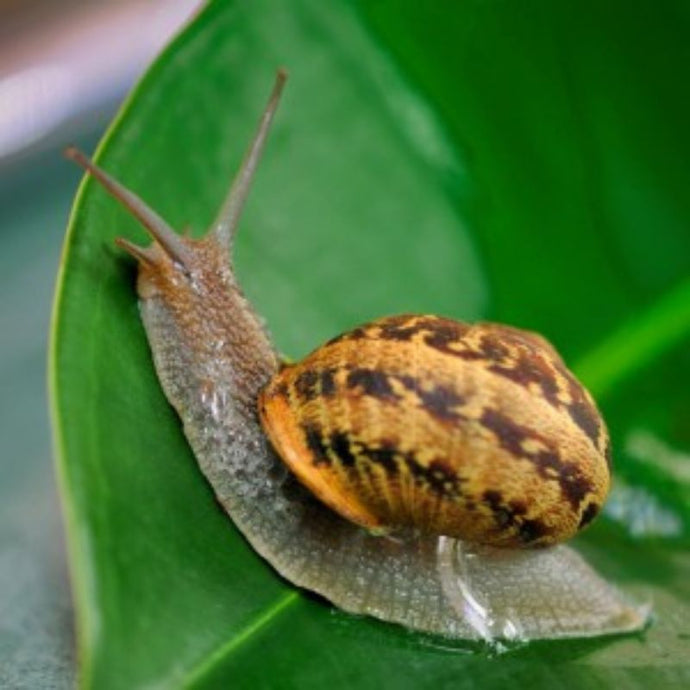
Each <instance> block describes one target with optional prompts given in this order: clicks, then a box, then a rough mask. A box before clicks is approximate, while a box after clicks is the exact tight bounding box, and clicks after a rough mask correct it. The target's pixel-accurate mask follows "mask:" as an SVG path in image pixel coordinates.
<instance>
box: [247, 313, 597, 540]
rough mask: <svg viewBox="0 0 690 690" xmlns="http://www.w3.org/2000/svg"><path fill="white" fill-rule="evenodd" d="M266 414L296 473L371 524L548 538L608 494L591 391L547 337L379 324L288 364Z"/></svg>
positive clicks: (452, 324) (575, 525) (435, 320)
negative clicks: (576, 375)
mask: <svg viewBox="0 0 690 690" xmlns="http://www.w3.org/2000/svg"><path fill="white" fill-rule="evenodd" d="M259 412H260V417H261V421H262V424H263V426H264V429H265V430H266V432H267V434H268V436H269V438H270V440H271V442H272V444H273V446H274V447H275V449H276V450H277V451H278V453H279V455H280V456H281V457H282V458H283V460H284V461H285V462H286V463H287V465H288V466H289V467H290V469H291V470H292V471H293V473H294V474H295V475H296V476H297V478H298V479H299V480H300V481H301V482H302V483H303V484H304V485H306V486H307V487H308V488H309V489H310V490H311V491H312V492H313V493H314V494H315V495H316V496H317V497H318V498H320V499H321V500H322V501H323V502H324V503H325V504H327V505H328V506H330V507H331V508H332V509H333V510H335V511H337V512H338V513H340V514H341V515H343V516H344V517H346V518H347V519H349V520H351V521H352V522H355V523H357V524H359V525H362V526H363V527H366V528H368V529H370V530H375V531H382V532H387V531H396V530H399V529H407V528H412V529H413V530H415V531H419V532H422V533H432V534H443V535H448V536H451V537H456V538H459V539H463V540H465V541H470V542H475V543H481V544H487V545H492V546H504V547H524V546H546V545H551V544H555V543H557V542H561V541H564V540H566V539H568V538H570V537H571V536H572V535H573V534H575V533H576V532H577V531H578V530H579V529H581V528H582V527H584V526H585V525H587V524H588V523H589V522H590V521H591V520H592V518H594V516H595V515H596V514H597V512H598V511H599V508H600V506H601V505H602V503H603V501H604V499H605V497H606V494H607V492H608V489H609V479H610V473H609V438H608V433H607V430H606V427H605V425H604V422H603V420H602V418H601V416H600V414H599V412H598V410H597V408H596V406H595V404H594V402H593V400H592V398H591V396H590V395H589V393H588V392H587V391H586V390H585V389H584V387H583V386H582V385H581V384H580V383H579V382H578V381H577V380H576V379H575V377H574V376H573V374H572V373H571V372H570V371H568V369H567V368H566V367H565V365H564V364H563V361H562V360H561V358H560V357H559V355H558V354H557V353H556V351H555V350H554V349H553V347H552V346H551V345H550V344H549V343H548V342H547V341H546V340H544V339H543V338H542V337H541V336H538V335H536V334H534V333H529V332H526V331H522V330H519V329H517V328H511V327H509V326H503V325H499V324H493V323H479V324H475V325H469V324H465V323H461V322H458V321H453V320H450V319H446V318H441V317H438V316H431V315H402V316H393V317H387V318H381V319H378V320H376V321H372V322H370V323H368V324H365V325H363V326H360V327H359V328H355V329H354V330H352V331H349V332H347V333H345V334H343V335H341V336H339V337H337V338H334V339H333V340H330V341H329V342H328V343H326V344H325V345H323V346H322V347H320V348H319V349H317V350H315V351H314V352H312V353H311V354H310V355H309V356H307V357H306V358H305V359H304V360H302V361H301V362H299V363H297V364H291V365H286V366H284V367H283V368H282V369H281V370H280V372H279V373H278V374H276V375H275V376H274V377H273V379H272V380H271V382H270V383H269V385H268V386H267V387H266V388H265V389H264V390H263V391H262V393H261V395H260V397H259Z"/></svg>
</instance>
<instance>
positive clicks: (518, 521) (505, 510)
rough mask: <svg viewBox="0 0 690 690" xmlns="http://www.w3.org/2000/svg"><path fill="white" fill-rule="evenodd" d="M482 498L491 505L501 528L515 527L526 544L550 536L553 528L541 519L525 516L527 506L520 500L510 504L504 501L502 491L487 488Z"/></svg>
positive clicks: (497, 523)
mask: <svg viewBox="0 0 690 690" xmlns="http://www.w3.org/2000/svg"><path fill="white" fill-rule="evenodd" d="M482 499H483V501H484V503H486V504H487V505H488V506H489V509H490V510H491V514H492V516H493V518H494V520H495V521H496V526H497V527H498V528H499V529H500V530H505V529H506V528H514V529H515V530H516V531H517V533H518V535H519V537H520V540H521V541H522V542H523V543H525V544H532V543H534V542H535V541H537V540H538V539H541V538H542V537H546V536H549V535H550V534H551V530H549V529H548V527H547V526H546V525H545V524H544V523H543V522H541V520H531V519H528V518H525V517H523V516H524V514H525V513H526V512H527V507H526V506H525V504H524V503H521V502H519V501H512V502H511V503H509V504H508V505H506V504H504V503H503V495H502V494H501V492H500V491H495V490H487V491H485V492H484V494H483V496H482Z"/></svg>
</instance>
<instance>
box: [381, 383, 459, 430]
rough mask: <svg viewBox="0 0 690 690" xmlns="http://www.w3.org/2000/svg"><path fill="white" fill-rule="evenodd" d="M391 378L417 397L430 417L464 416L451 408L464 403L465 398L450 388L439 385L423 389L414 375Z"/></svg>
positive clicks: (441, 418)
mask: <svg viewBox="0 0 690 690" xmlns="http://www.w3.org/2000/svg"><path fill="white" fill-rule="evenodd" d="M393 378H395V379H396V380H398V381H400V383H402V385H403V386H405V388H407V390H409V391H411V392H413V393H414V394H415V395H416V396H417V397H418V398H419V401H420V403H421V405H422V407H423V408H424V409H425V410H426V412H428V413H429V414H430V415H431V416H432V417H435V418H436V419H439V420H441V421H458V420H460V419H463V418H464V416H463V415H462V414H460V412H458V411H457V410H455V409H453V408H454V407H460V406H462V405H464V404H465V399H464V398H463V397H462V396H460V395H458V394H457V393H456V392H455V391H454V390H452V389H451V388H448V387H447V386H441V385H439V386H434V387H433V388H432V389H430V390H425V389H424V388H422V385H421V383H420V381H419V380H418V379H416V378H414V376H395V377H393Z"/></svg>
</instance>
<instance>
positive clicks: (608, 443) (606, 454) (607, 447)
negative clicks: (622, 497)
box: [604, 437, 613, 472]
mask: <svg viewBox="0 0 690 690" xmlns="http://www.w3.org/2000/svg"><path fill="white" fill-rule="evenodd" d="M612 456H613V452H612V450H611V439H610V438H608V437H607V438H606V445H605V447H604V459H605V460H606V466H607V467H608V468H609V472H610V471H611V463H612V462H613V457H612Z"/></svg>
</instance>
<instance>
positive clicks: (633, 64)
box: [51, 0, 690, 688]
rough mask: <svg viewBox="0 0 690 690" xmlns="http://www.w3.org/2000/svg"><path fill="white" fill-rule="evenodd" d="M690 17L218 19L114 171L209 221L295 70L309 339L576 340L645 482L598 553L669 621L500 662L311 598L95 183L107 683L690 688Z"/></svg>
mask: <svg viewBox="0 0 690 690" xmlns="http://www.w3.org/2000/svg"><path fill="white" fill-rule="evenodd" d="M689 29H690V15H689V13H688V11H687V5H686V4H684V3H681V2H678V3H674V2H669V3H664V6H663V12H662V11H661V8H660V7H659V6H658V5H651V4H648V3H643V4H639V5H635V6H630V5H629V4H628V3H624V2H622V1H615V2H614V1H611V2H606V3H596V2H578V3H575V2H563V3H557V4H556V3H549V2H545V1H542V2H537V1H536V0H534V1H530V2H511V1H506V0H501V1H499V0H492V1H482V2H480V1H478V0H477V1H474V2H466V3H457V4H450V3H427V4H423V3H422V4H420V3H404V2H400V1H395V2H394V1H393V0H379V1H378V2H375V3H347V2H333V3H328V4H325V3H319V2H316V1H315V0H299V1H298V2H294V3H291V4H290V6H289V7H287V6H283V5H278V4H276V3H272V2H269V1H268V0H262V1H258V2H254V3H251V4H249V3H247V4H244V3H237V2H215V3H212V4H211V5H210V6H209V7H208V8H207V9H206V10H205V11H204V12H203V13H202V14H201V15H200V16H199V17H198V18H197V19H196V21H195V22H194V23H193V24H192V25H191V26H190V27H189V28H188V29H187V30H186V31H185V32H184V33H183V34H182V35H181V36H180V37H178V39H177V40H175V41H174V42H173V44H172V45H171V46H170V47H169V48H168V50H167V51H166V52H165V53H164V54H163V55H162V56H161V58H160V59H159V60H158V61H157V62H156V64H155V65H154V66H153V67H152V68H151V70H150V71H149V73H148V74H147V76H146V77H145V78H144V80H143V81H142V83H141V84H140V85H139V87H138V88H137V89H136V90H135V92H134V93H133V95H132V96H131V98H130V99H129V102H128V103H127V104H126V106H125V107H124V109H123V110H122V111H121V113H120V116H119V117H118V119H117V121H116V122H115V123H114V125H113V126H112V128H111V129H110V131H109V133H108V135H107V136H106V139H105V141H104V142H103V144H102V146H101V148H100V151H99V155H98V158H99V161H100V163H101V164H102V165H103V166H104V167H105V168H106V169H108V170H109V171H110V172H111V173H113V174H114V175H115V176H116V177H117V178H119V179H120V180H121V181H123V182H124V183H126V184H127V185H128V186H130V187H131V188H132V189H134V190H136V191H137V192H138V193H139V194H140V195H141V196H142V197H143V198H144V199H146V201H147V202H148V203H149V204H150V205H151V206H152V207H153V208H155V209H157V210H158V211H159V212H160V213H161V215H163V217H165V218H166V219H167V220H168V221H169V222H170V223H171V224H172V225H173V226H175V227H178V228H180V229H181V228H183V227H184V226H185V225H187V224H190V225H191V227H192V228H193V231H194V232H196V233H200V232H201V231H202V230H203V229H204V228H205V226H206V225H207V224H208V223H209V222H210V220H211V219H212V217H213V215H214V210H215V206H216V204H217V203H218V202H219V200H220V199H221V198H222V196H223V193H224V190H225V188H226V186H227V183H228V180H229V179H230V177H231V175H232V172H233V170H234V169H235V167H236V166H237V164H238V162H239V160H240V158H241V155H242V152H243V149H244V146H245V144H246V142H247V141H248V138H249V136H250V133H251V132H252V129H253V126H254V123H255V120H256V118H257V116H258V113H259V111H260V108H261V106H262V104H263V101H264V98H265V94H266V92H267V90H268V88H269V86H270V83H271V80H272V76H273V73H274V70H275V68H276V66H278V65H281V64H284V65H286V66H288V67H289V69H290V71H291V74H292V79H291V82H290V84H289V88H288V93H287V95H286V98H285V101H284V103H283V105H282V106H281V111H280V113H279V116H278V123H277V126H276V128H275V132H274V134H273V136H272V139H271V141H270V143H269V146H268V151H267V155H266V158H265V160H264V162H263V165H262V169H261V171H260V173H259V176H258V180H257V183H256V186H255V189H254V192H253V195H252V198H251V200H250V202H249V206H248V208H247V212H246V215H245V218H244V222H243V228H242V231H241V236H240V239H239V247H238V257H237V264H238V271H239V273H240V278H241V279H242V281H243V284H244V285H245V287H246V290H247V292H248V293H249V295H250V297H251V299H252V300H255V301H256V303H257V304H258V306H259V311H260V313H262V314H264V315H265V316H266V318H267V320H268V323H269V324H270V327H271V330H272V331H273V333H274V335H275V337H276V341H277V343H278V345H279V346H280V347H281V349H283V350H284V351H285V352H287V353H289V354H290V355H293V356H299V355H301V354H304V353H305V352H307V351H308V350H309V349H311V348H312V347H314V346H315V345H316V344H318V343H319V342H321V341H322V340H324V339H325V338H327V337H330V336H332V335H334V334H335V333H337V332H339V331H340V330H343V329H345V328H347V327H349V326H352V325H354V324H356V323H357V322H360V321H364V320H366V319H368V318H371V317H374V316H378V315H382V314H386V313H394V312H399V311H429V312H437V313H441V314H445V315H449V316H454V317H456V318H461V319H465V320H474V319H478V318H483V319H492V320H498V321H505V322H508V323H512V324H515V325H518V326H521V327H525V328H529V329H533V330H537V331H540V332H542V333H544V335H546V336H547V337H548V338H549V339H551V340H553V341H554V343H555V344H556V345H557V346H558V347H559V349H560V350H561V351H562V352H563V354H564V355H565V357H566V359H567V361H569V362H570V363H571V364H572V365H573V366H574V367H575V368H576V369H577V370H578V371H579V372H580V373H581V375H582V376H583V378H584V379H585V382H586V383H587V384H588V385H590V386H591V388H592V390H593V391H594V392H595V393H597V394H599V400H600V403H601V407H602V408H603V410H604V413H605V415H606V417H607V419H608V420H609V421H610V426H611V430H612V434H613V439H614V449H615V450H614V454H615V458H616V469H617V472H618V479H619V484H618V488H617V489H616V490H615V491H614V494H613V496H612V500H611V502H610V504H609V508H608V510H607V513H606V514H605V515H604V517H602V519H601V520H600V521H599V522H598V523H597V524H596V525H595V526H594V527H593V528H592V529H591V530H590V531H589V532H588V533H587V534H586V535H584V536H583V537H582V538H580V539H578V540H577V545H578V547H579V548H580V549H581V550H582V551H583V552H585V553H586V555H587V557H588V558H589V559H590V560H591V562H592V563H593V564H594V565H595V566H596V567H597V568H598V569H599V570H600V571H601V572H602V573H604V574H605V575H606V576H607V577H609V578H610V579H611V580H613V581H616V582H618V583H620V584H621V585H622V586H623V587H624V588H625V589H626V591H628V592H629V593H631V594H635V595H637V596H638V597H639V598H641V599H651V600H653V602H654V606H655V611H656V614H657V620H656V621H655V623H654V624H653V626H652V627H651V629H650V630H648V631H647V632H645V633H644V634H641V635H639V636H637V637H627V638H617V639H601V640H586V641H583V640H579V641H578V640H575V641H564V642H543V643H539V644H531V645H528V646H526V647H522V648H520V649H516V650H513V651H511V652H509V653H508V654H505V655H503V656H502V657H499V658H490V657H489V656H487V655H486V654H482V653H476V652H474V653H470V652H469V651H468V650H467V649H465V648H463V646H462V645H457V644H451V643H448V642H446V641H443V640H436V639H427V638H423V637H420V636H418V635H415V634H412V633H409V632H407V631H405V630H403V629H399V628H396V627H395V626H388V625H385V624H382V623H378V622H376V621H371V620H364V619H356V618H354V617H351V616H347V615H345V614H342V613H340V612H337V611H334V610H332V609H331V607H329V605H328V604H327V603H325V602H323V601H321V600H316V599H315V598H313V597H311V596H309V595H308V594H305V593H303V592H299V591H296V590H295V589H294V588H292V587H290V586H289V585H287V584H286V583H285V582H283V581H282V580H280V579H279V578H278V577H277V576H276V575H275V573H273V572H272V570H271V569H270V568H269V567H268V566H267V565H266V564H265V563H264V562H262V561H261V559H259V558H258V557H257V556H256V555H255V554H254V553H253V552H252V551H251V549H250V548H249V547H248V546H247V545H246V543H245V542H244V541H243V539H242V538H241V537H240V536H239V534H238V533H237V532H236V531H235V530H234V528H233V527H232V525H231V524H230V523H229V521H228V520H227V518H226V517H225V516H224V515H223V514H222V513H221V511H220V510H219V509H218V507H217V506H216V504H215V502H214V500H213V497H212V493H211V491H210V489H209V487H208V486H207V485H206V484H205V482H204V480H203V479H202V477H201V475H200V473H199V472H198V470H197V468H196V466H195V463H194V459H193V458H192V456H191V454H190V451H189V449H188V448H187V445H186V442H185V441H184V438H183V436H182V434H181V431H180V428H179V424H178V421H177V419H176V417H175V415H174V414H173V412H172V411H171V409H170V408H169V407H168V406H167V404H166V402H165V399H164V398H163V395H162V393H161V391H160V389H159V386H158V384H157V381H156V378H155V375H154V372H153V368H152V365H151V361H150V355H149V352H148V348H147V345H146V341H145V338H144V334H143V329H142V326H141V324H140V321H139V318H138V313H137V306H136V298H135V292H134V284H133V283H134V267H133V266H132V264H131V262H130V261H128V260H127V259H126V258H125V257H123V256H122V255H121V254H120V253H119V252H118V251H116V250H115V249H114V248H113V239H114V237H115V236H117V235H124V236H127V237H129V238H131V239H134V240H137V241H143V239H144V234H143V232H142V230H141V229H140V228H138V227H137V226H136V223H135V222H134V221H133V220H132V219H131V218H129V217H128V216H127V215H126V213H125V212H124V211H123V210H122V209H121V208H119V206H118V205H117V204H116V203H115V202H113V201H112V200H111V199H109V198H108V197H107V196H106V195H105V193H104V192H103V191H102V190H101V189H100V188H98V187H97V186H96V185H95V184H93V183H92V182H90V181H89V182H87V183H85V184H84V186H83V187H82V188H81V190H80V193H79V195H78V198H77V202H76V206H75V210H74V214H73V218H72V222H71V225H70V230H69V234H68V237H67V241H66V249H65V256H64V261H63V265H62V269H61V282H60V288H59V294H58V300H57V303H56V311H55V315H54V317H55V320H54V332H53V342H52V348H53V352H52V375H51V376H52V384H53V396H54V400H53V403H54V423H55V424H56V431H57V439H58V444H57V445H58V464H59V473H60V477H61V484H62V492H63V496H62V498H63V505H64V510H65V513H66V516H67V526H68V540H69V546H70V558H71V562H72V570H73V584H74V594H75V599H76V609H77V623H78V635H79V650H80V659H81V663H82V669H81V673H82V680H83V682H84V684H85V685H86V686H87V687H98V688H131V687H142V686H156V687H178V686H184V687H204V688H210V687H216V686H219V687H220V686H226V685H227V684H228V683H229V682H238V681H241V683H242V684H244V685H247V686H264V687H300V688H308V687H323V686H324V685H328V686H329V687H332V688H347V687H353V686H356V687H368V686H371V687H382V686H383V687H385V686H391V685H394V686H395V687H410V688H412V687H415V688H418V687H435V688H436V687H449V686H452V687H467V688H474V687H505V686H506V685H511V686H517V687H520V686H521V684H522V683H526V682H527V681H529V683H530V687H549V688H553V687H569V688H572V687H577V688H580V687H581V688H591V687H607V686H609V685H613V684H614V683H615V684H616V685H617V686H619V687H623V688H642V687H645V686H647V685H649V684H650V682H651V680H652V679H653V681H654V687H674V686H676V687H683V686H684V685H686V684H687V683H690V665H689V664H688V661H687V658H688V640H689V639H690V584H689V583H690V577H689V576H690V556H689V555H688V550H687V547H688V543H689V539H688V534H689V527H690V491H689V484H690V479H689V476H690V469H689V468H690V424H688V419H690V402H689V398H688V393H687V391H688V384H689V383H690V352H688V348H687V342H688V338H687V336H688V332H689V331H690V196H689V195H688V194H687V193H686V192H687V189H688V188H690V185H689V183H690V172H688V169H687V165H686V164H685V161H687V160H688V158H689V157H690V156H689V155H688V154H690V131H689V130H688V128H687V122H689V121H690V97H689V96H688V92H687V89H686V88H685V84H686V83H687V76H688V75H687V70H688V65H689V64H690V44H689V43H688V41H687V36H688V30H689Z"/></svg>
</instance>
